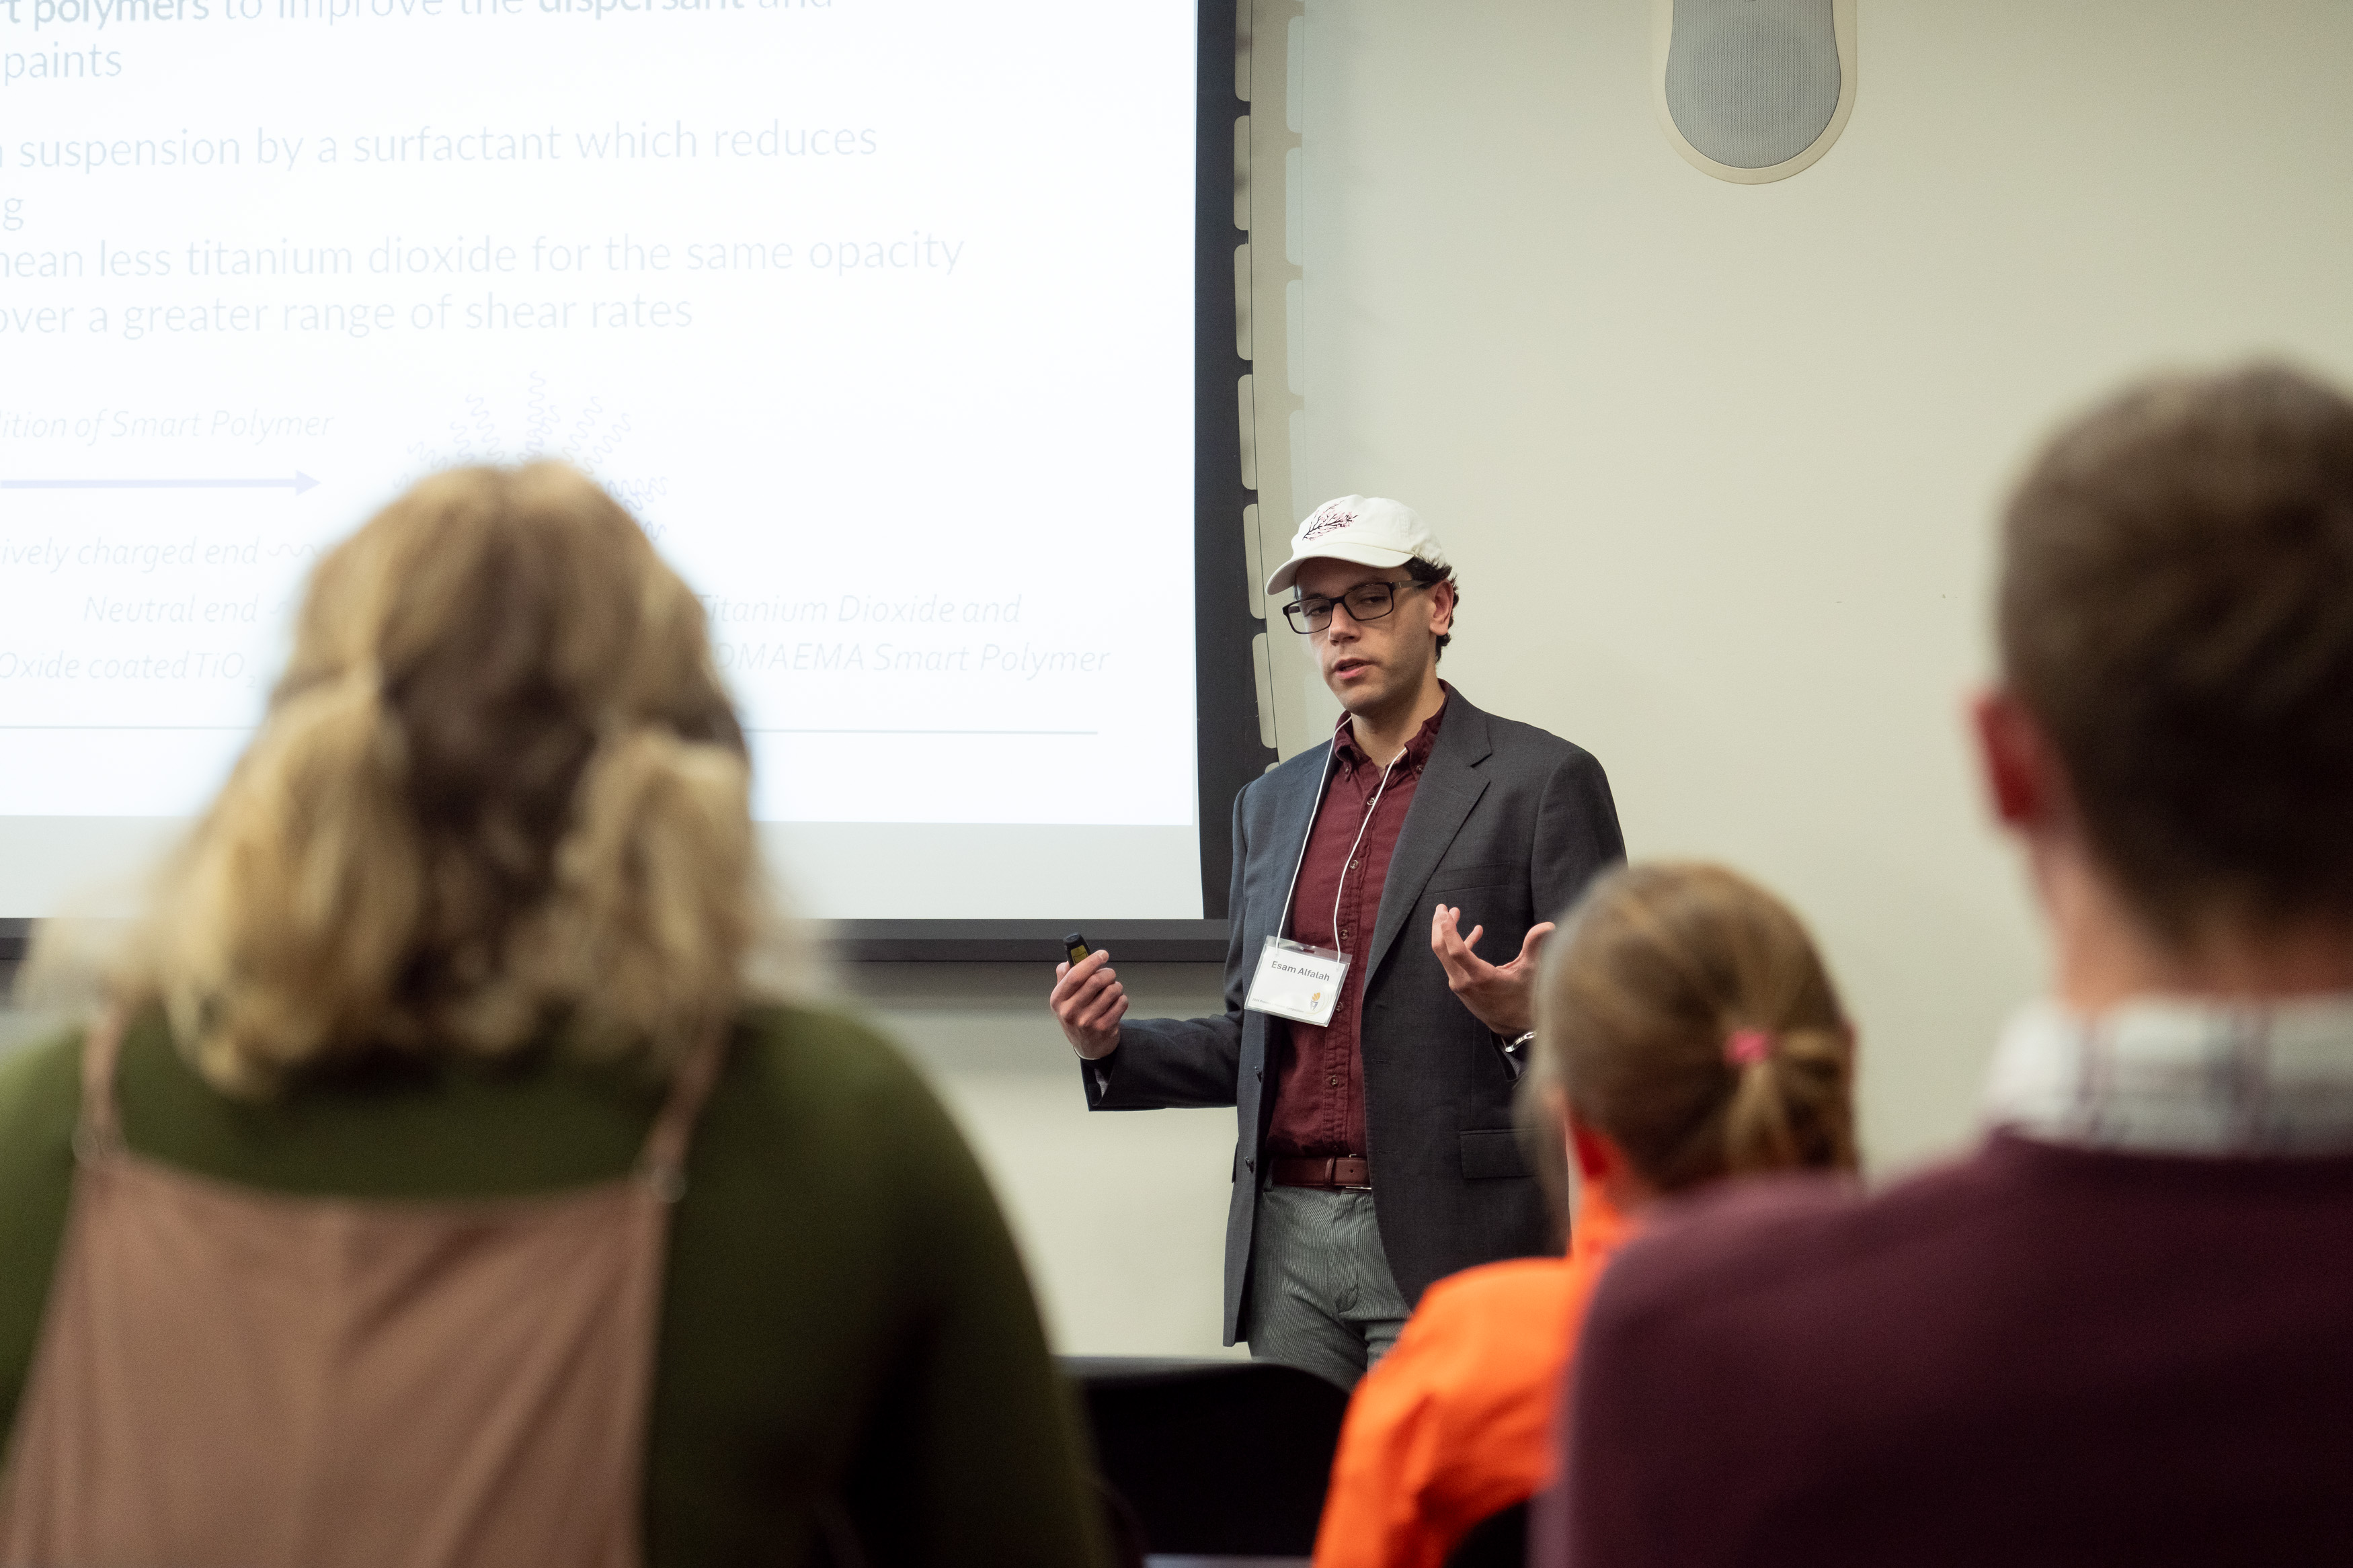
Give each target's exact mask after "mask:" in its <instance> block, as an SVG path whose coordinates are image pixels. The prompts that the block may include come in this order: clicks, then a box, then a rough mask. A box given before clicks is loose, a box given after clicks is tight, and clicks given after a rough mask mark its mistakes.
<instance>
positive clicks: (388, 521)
mask: <svg viewBox="0 0 2353 1568" xmlns="http://www.w3.org/2000/svg"><path fill="white" fill-rule="evenodd" d="M748 789H749V770H748V768H747V765H746V762H745V756H744V736H743V731H742V730H741V729H740V728H739V727H738V725H737V722H736V719H735V714H734V711H733V709H732V708H731V706H730V705H729V703H728V700H727V696H726V693H725V692H724V690H723V689H722V687H721V685H720V681H719V677H718V674H717V671H716V668H714V666H713V663H712V656H711V650H710V645H709V642H708V639H707V637H706V636H705V632H704V625H703V615H702V605H701V604H700V603H699V602H698V601H697V600H696V599H695V597H694V596H693V595H692V594H691V593H690V592H689V591H688V589H687V587H686V585H685V584H683V583H682V582H681V581H680V580H679V578H678V576H677V574H675V573H673V572H671V571H670V568H669V567H668V566H666V565H664V564H663V563H662V562H661V561H660V559H659V557H658V556H656V555H655V553H654V551H653V547H652V546H651V545H650V544H649V542H647V539H646V536H645V534H644V532H643V531H641V530H639V528H638V525H637V523H636V522H635V521H633V520H632V519H631V518H630V517H629V515H628V513H627V512H626V511H624V510H622V509H621V508H620V506H619V505H618V504H617V503H616V502H615V501H614V500H612V498H610V497H609V496H607V494H606V493H605V492H604V491H603V490H601V489H597V488H596V485H594V484H592V483H591V482H590V481H589V480H587V479H585V478H583V477H582V476H581V475H580V474H578V473H576V472H575V471H573V470H572V469H570V468H565V466H563V465H561V464H558V463H552V462H546V463H534V464H532V465H530V466H529V467H525V468H463V469H456V470H452V471H450V472H448V473H443V474H439V475H436V476H434V477H433V478H430V479H426V480H424V481H423V482H422V483H420V484H418V485H417V487H416V488H415V489H411V490H410V491H409V492H408V493H407V494H406V495H404V496H402V497H401V498H400V499H398V500H396V501H394V502H393V503H392V504H391V505H390V506H388V507H386V508H385V510H383V511H381V512H379V513H378V514H377V515H376V516H375V518H374V519H373V520H372V521H369V522H368V523H367V524H366V525H365V526H364V527H363V528H362V529H361V530H360V531H358V532H357V533H355V534H353V536H352V537H351V538H350V539H349V540H347V541H345V542H343V544H341V545H340V546H338V547H337V548H336V549H335V550H333V551H332V552H330V553H329V554H328V555H327V556H326V557H325V558H324V559H323V560H322V561H321V562H320V563H319V565H318V567H317V569H316V570H315V571H314V572H313V573H312V574H311V582H310V586H309V591H308V594H307V595H306V597H305V600H304V602H303V605H302V608H301V615H300V617H299V619H298V622H297V625H296V628H295V638H294V652H293V656H292V658H290V661H289V662H288V665H287V668H286V671H285V675H284V677H283V678H282V679H280V682H279V683H278V686H277V688H276V689H275V691H274V692H273V693H272V694H271V697H270V700H269V710H268V713H267V716H266V717H265V718H264V720H263V721H262V725H261V728H260V731H259V733H258V734H256V735H255V737H254V739H253V742H252V743H251V744H250V745H249V746H248V748H247V750H246V752H245V754H244V756H243V757H242V758H241V759H240V760H239V762H238V763H237V767H236V770H235V771H234V772H233V773H232V774H231V775H230V777H229V780H228V783H227V784H226V785H225V786H224V787H223V788H222V790H221V792H220V795H219V796H218V797H217V798H216V800H215V801H214V802H213V804H212V805H211V807H210V809H209V810H208V811H206V814H205V815H204V816H203V818H202V819H201V820H200V821H199V822H198V824H197V826H195V830H194V832H193V833H192V834H191V835H190V837H189V838H188V840H187V841H186V843H185V846H184V847H182V849H181V850H180V852H179V854H178V855H177V857H176V858H175V859H174V862H173V863H172V864H171V866H170V867H169V868H168V869H167V870H166V872H165V874H164V878H163V880H162V882H161V885H160V887H159V889H158V892H157V896H156V898H155V900H154V905H153V910H152V913H151V916H150V918H149V921H148V922H147V925H146V929H145V933H144V936H143V937H142V939H141V940H140V941H139V942H137V944H136V945H135V946H134V948H133V950H132V953H131V955H130V959H129V961H128V963H125V964H124V965H123V966H122V967H121V972H120V973H119V974H118V976H117V982H116V988H117V990H118V992H119V993H121V994H123V995H124V998H125V999H126V1000H129V1001H132V1002H134V1003H136V1002H142V1001H160V1002H162V1003H163V1004H164V1005H165V1007H166V1008H167V1009H168V1011H169V1013H170V1016H171V1019H172V1022H173V1032H174V1037H175V1038H176V1039H177V1040H178V1042H179V1043H180V1045H181V1047H182V1048H183V1049H185V1051H187V1052H188V1053H189V1055H190V1057H191V1058H192V1059H193V1060H194V1061H195V1064H196V1066H197V1067H198V1068H199V1069H200V1070H201V1071H202V1072H203V1073H204V1075H205V1076H206V1078H207V1079H209V1080H211V1081H212V1082H213V1083H215V1084H216V1085H217V1086H219V1087H222V1088H224V1089H231V1090H240V1091H244V1090H256V1089H267V1088H269V1087H270V1086H271V1085H273V1084H275V1083H276V1082H278V1081H279V1080H280V1079H283V1078H284V1077H285V1076H287V1075H288V1074H290V1073H291V1072H294V1071H296V1070H298V1069H301V1068H308V1067H311V1066H313V1065H316V1064H322V1063H327V1062H333V1061H338V1060H351V1059H355V1058H363V1057H367V1056H370V1055H372V1054H376V1053H393V1054H406V1055H410V1056H421V1055H429V1054H432V1053H436V1052H449V1051H456V1052H470V1053H474V1054H479V1055H499V1054H501V1053H506V1052H511V1051H512V1050H514V1049H516V1048H517V1047H521V1046H522V1045H524V1044H526V1043H528V1042H530V1041H532V1040H533V1039H535V1038H538V1037H543V1036H545V1035H546V1034H547V1033H548V1032H549V1031H550V1029H551V1028H560V1031H561V1032H562V1033H563V1034H564V1035H565V1037H566V1038H568V1039H569V1040H571V1041H573V1042H575V1043H577V1044H578V1045H580V1046H582V1047H585V1048H588V1049H592V1050H596V1051H601V1052H606V1053H610V1054H621V1053H627V1052H631V1051H636V1052H642V1053H644V1054H645V1055H646V1057H647V1058H649V1060H650V1061H651V1062H652V1063H653V1064H654V1065H655V1066H657V1067H666V1066H667V1065H669V1064H670V1063H672V1062H674V1061H675V1060H676V1059H677V1058H678V1057H679V1056H680V1055H681V1054H682V1053H683V1051H684V1050H685V1049H686V1048H687V1047H689V1046H691V1043H692V1042H693V1040H694V1039H695V1038H696V1037H698V1036H699V1035H700V1034H701V1033H702V1031H703V1030H705V1029H707V1028H709V1027H711V1026H714V1025H716V1024H717V1023H718V1022H720V1021H721V1020H723V1018H724V1017H725V1016H728V1014H729V1013H730V1012H731V1011H732V1010H733V1008H734V1007H735V1006H736V1005H738V1003H739V1001H740V999H741V996H742V993H743V989H744V987H743V967H744V960H745V956H746V953H747V951H748V950H749V949H750V948H751V946H752V945H753V943H754V939H755V937H756V936H757V935H758V934H759V932H760V928H761V927H762V925H763V922H764V920H765V912H764V905H763V902H762V898H761V891H760V889H759V887H758V881H757V872H756V869H755V860H754V850H753V837H752V825H751V815H750V809H749V794H748Z"/></svg>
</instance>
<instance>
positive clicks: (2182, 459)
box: [2000, 365, 2353, 939]
mask: <svg viewBox="0 0 2353 1568" xmlns="http://www.w3.org/2000/svg"><path fill="white" fill-rule="evenodd" d="M2000 642H2001V658H2002V667H2003V672H2004V677H2005V679H2007V681H2008V682H2009V684H2010V688H2011V689H2012V690H2013V691H2014V692H2016V693H2017V695H2018V697H2019V698H2020V700H2021V701H2023V702H2024V704H2025V705H2026V707H2027V709H2028V710H2030V711H2031V713H2032V714H2033V715H2034V717H2035V719H2036V720H2037V721H2039V722H2040V723H2041V724H2042V727H2043V728H2044V730H2045V731H2047V732H2048V733H2049V735H2050V738H2051V742H2052V745H2053V747H2054V748H2055V749H2056V750H2057V752H2058V754H2059V758H2060V761H2061V763H2063V766H2064V768H2065V770H2066V773H2067V780H2068V784H2069V785H2070V786H2071V788H2072V792H2073V797H2074V801H2075V804H2076V809H2077V811H2078V812H2079V814H2080V816H2081V819H2082V823H2083V827H2084V834H2085V836H2086V838H2087V839H2088V841H2089V843H2090V845H2091V847H2092V850H2093V852H2094V855H2096V856H2097V857H2098V858H2099V859H2100V860H2101V862H2102V863H2103V865H2104V866H2105V868H2106V869H2107V870H2108V871H2109V872H2110V873H2111V874H2112V875H2114V876H2115V877H2116V879H2117V880H2118V882H2119V884H2120V886H2121V889H2122V890H2123V892H2124V893H2125V895H2126V897H2127V898H2128V899H2129V900H2132V902H2133V903H2134V904H2135V906H2136V907H2137V910H2139V912H2140V913H2141V914H2142V916H2143V917H2144V918H2145V919H2147V921H2149V923H2150V924H2151V926H2152V927H2153V928H2154V929H2156V930H2157V931H2158V932H2159V933H2160V934H2161V935H2164V936H2168V937H2171V938H2174V939H2180V938H2183V937H2185V936H2187V935H2189V933H2190V931H2192V929H2193V928H2195V927H2196V926H2198V925H2199V924H2200V923H2201V922H2203V921H2211V920H2212V919H2215V918H2217V917H2219V918H2222V919H2226V920H2249V919H2251V920H2254V921H2259V922H2274V923H2275V922H2279V921H2294V920H2297V919H2302V918H2306V917H2312V916H2321V917H2331V918H2340V919H2341V918H2344V917H2346V916H2348V915H2353V402H2348V400H2347V399H2346V398H2345V396H2344V395H2341V394H2339V393H2338V392H2337V391H2336V390H2334V389H2333V388H2331V387H2328V386H2327V385H2324V384H2321V383H2320V382H2317V381H2316V380H2313V379H2312V378H2310V377H2308V376H2306V375H2302V374H2298V373H2296V372H2295V371H2292V370H2287V369H2284V368H2281V367H2278V366H2274V365H2255V366H2251V367H2248V368H2244V369H2239V370H2233V371H2230V372H2227V373H2224V374H2212V375H2193V376H2168V377H2165V378H2161V379H2158V380H2153V381H2148V382H2145V383H2142V384H2139V385H2137V386H2135V387H2133V388H2131V389H2129V390H2127V391H2126V392H2125V393H2124V394H2122V395H2119V396H2117V397H2116V398H2115V399H2113V400H2111V401H2110V402H2108V403H2106V404H2105V405H2102V406H2100V407H2098V408H2096V409H2094V411H2093V412H2091V413H2090V414H2088V415H2086V416H2084V417H2083V418H2081V419H2078V420H2076V421H2075V422H2074V423H2073V424H2072V425H2070V426H2066V427H2065V428H2064V429H2063V430H2061V431H2060V432H2059V434H2058V435H2057V436H2056V437H2053V438H2052V441H2051V442H2050V444H2049V445H2048V446H2047V447H2044V448H2043V450H2042V454H2041V455H2040V457H2039V458H2037V459H2036V461H2035V463H2034V465H2033V467H2032V468H2031V471H2030V472H2029V473H2028V474H2027V476H2026V478H2025V479H2024V480H2023V482H2021V484H2020V486H2019V487H2018V490H2017V492H2016V494H2015V496H2014V497H2013V498H2012V500H2011V501H2010V510H2009V516H2008V519H2007V525H2006V529H2005V537H2004V559H2003V563H2002V571H2001V588H2000Z"/></svg>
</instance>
